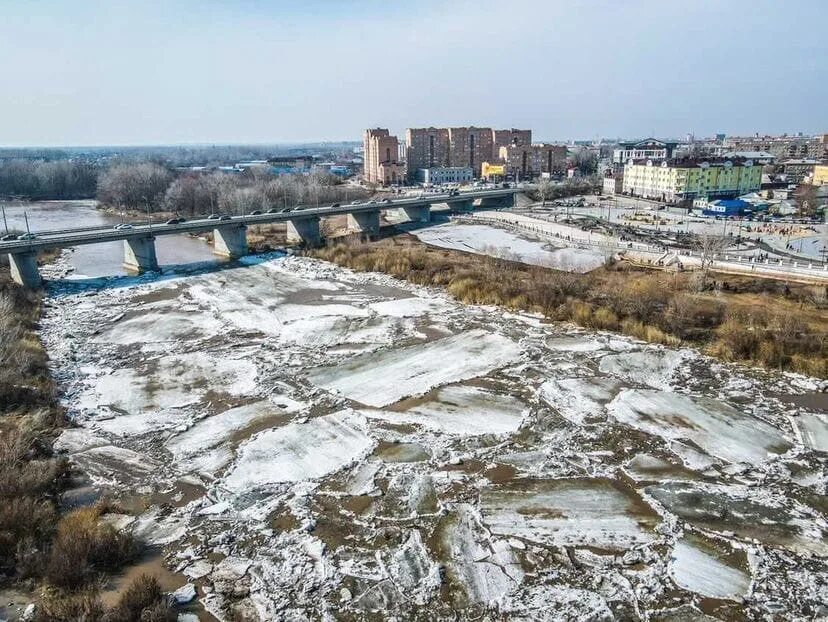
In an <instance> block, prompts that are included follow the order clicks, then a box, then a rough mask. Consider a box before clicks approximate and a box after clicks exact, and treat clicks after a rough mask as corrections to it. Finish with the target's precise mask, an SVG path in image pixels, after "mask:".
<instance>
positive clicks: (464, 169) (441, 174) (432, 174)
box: [417, 166, 474, 186]
mask: <svg viewBox="0 0 828 622" xmlns="http://www.w3.org/2000/svg"><path fill="white" fill-rule="evenodd" d="M472 179H474V173H473V172H472V169H471V167H470V166H436V167H433V168H421V169H417V181H419V182H420V183H423V184H430V185H432V186H441V185H443V184H465V183H468V182H470V181H472Z"/></svg>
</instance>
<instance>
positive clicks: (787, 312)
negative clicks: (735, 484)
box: [309, 236, 828, 378]
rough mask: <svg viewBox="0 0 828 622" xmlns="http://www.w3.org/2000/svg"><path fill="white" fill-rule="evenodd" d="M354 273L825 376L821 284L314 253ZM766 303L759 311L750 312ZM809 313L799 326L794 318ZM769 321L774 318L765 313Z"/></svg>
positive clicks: (381, 246)
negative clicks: (706, 282)
mask: <svg viewBox="0 0 828 622" xmlns="http://www.w3.org/2000/svg"><path fill="white" fill-rule="evenodd" d="M309 254H310V255H311V256H313V257H317V258H319V259H324V260H326V261H331V262H333V263H335V264H337V265H340V266H345V267H348V268H352V269H354V270H358V271H363V272H368V271H373V272H384V273H386V274H390V275H392V276H395V277H397V278H401V279H405V280H407V281H410V282H411V283H415V284H417V285H426V286H438V287H443V288H445V289H446V290H447V291H448V292H449V293H450V294H451V295H452V296H454V297H455V298H456V299H457V300H459V301H461V302H464V303H469V304H485V305H499V306H503V307H507V308H509V309H515V310H525V311H532V312H540V313H542V314H544V315H545V316H546V317H548V318H550V319H552V320H559V321H570V322H574V323H576V324H579V325H581V326H585V327H588V328H595V329H599V330H615V331H620V332H622V333H624V334H627V335H631V336H633V337H636V338H638V339H642V340H645V341H648V342H651V343H660V344H665V345H670V346H677V345H679V344H682V343H684V344H688V345H694V346H696V347H700V348H705V349H707V351H708V352H709V353H711V354H712V355H714V356H717V357H720V358H723V359H725V360H742V361H750V362H752V363H755V364H758V365H763V366H766V367H773V368H778V369H789V370H793V371H799V372H802V373H807V374H810V375H813V376H817V377H822V378H825V377H828V363H827V362H826V361H828V312H827V311H826V308H825V303H824V302H823V301H825V300H828V293H826V292H825V291H823V289H821V288H813V287H803V286H795V287H796V288H797V289H796V290H794V291H792V290H791V289H790V288H789V287H788V286H787V285H785V284H783V283H779V282H773V281H761V280H757V279H748V278H739V277H727V278H728V280H727V281H718V282H717V281H716V280H715V279H716V277H715V275H714V276H713V282H711V284H710V286H711V287H710V289H709V290H707V291H703V292H698V291H697V290H698V287H697V285H696V284H694V282H693V276H692V275H688V274H667V273H660V272H659V273H657V272H645V271H639V270H633V269H629V268H627V267H624V266H608V267H606V268H603V269H599V270H597V271H594V272H592V273H590V274H587V275H581V274H570V273H565V272H557V271H555V270H551V269H548V268H540V267H534V266H526V265H523V264H519V263H516V262H512V261H509V260H507V259H502V258H493V257H487V256H481V255H474V254H469V253H462V252H459V251H450V250H443V249H435V248H431V247H427V246H425V245H424V244H422V243H420V242H418V241H415V240H414V239H413V238H411V237H410V236H397V237H394V238H388V239H384V240H381V241H378V242H371V243H350V244H335V245H332V246H329V247H327V248H323V249H318V250H314V251H310V252H309ZM757 300H760V301H761V307H762V309H763V312H762V313H755V312H752V313H748V316H749V317H747V318H745V317H743V315H744V313H745V310H746V309H747V310H752V309H755V307H756V301H757ZM794 317H800V318H805V319H804V320H803V321H800V322H798V323H795V322H793V320H792V319H791V318H794ZM769 318H770V319H769Z"/></svg>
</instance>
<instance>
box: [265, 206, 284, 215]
mask: <svg viewBox="0 0 828 622" xmlns="http://www.w3.org/2000/svg"><path fill="white" fill-rule="evenodd" d="M281 211H282V210H280V209H276V208H275V207H272V208H270V209H269V210H267V213H268V214H278V213H279V212H281Z"/></svg>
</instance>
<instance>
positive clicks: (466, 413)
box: [364, 385, 526, 436]
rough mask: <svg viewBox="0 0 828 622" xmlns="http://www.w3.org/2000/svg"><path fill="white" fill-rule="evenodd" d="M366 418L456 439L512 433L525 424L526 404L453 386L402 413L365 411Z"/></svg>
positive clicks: (477, 388) (490, 393) (476, 389)
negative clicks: (404, 424)
mask: <svg viewBox="0 0 828 622" xmlns="http://www.w3.org/2000/svg"><path fill="white" fill-rule="evenodd" d="M364 412H365V414H366V416H368V417H370V418H375V419H383V420H385V421H391V422H394V423H414V424H418V425H422V426H424V427H427V428H430V429H432V430H438V431H440V432H445V433H446V434H452V435H457V436H479V435H481V434H510V433H512V432H515V431H516V430H517V429H518V428H519V427H520V425H521V423H522V422H523V417H524V415H525V414H526V405H525V404H523V403H522V402H520V401H519V400H518V399H516V398H513V397H510V396H508V395H502V394H499V393H495V392H494V391H487V390H486V389H481V388H479V387H470V386H464V385H451V386H447V387H443V388H441V389H439V390H438V391H437V392H436V394H435V399H433V400H430V401H428V402H425V403H423V404H419V405H417V406H413V407H412V408H409V409H408V410H404V411H401V412H390V411H372V410H366V411H364Z"/></svg>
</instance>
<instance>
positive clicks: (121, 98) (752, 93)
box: [0, 0, 828, 146]
mask: <svg viewBox="0 0 828 622" xmlns="http://www.w3.org/2000/svg"><path fill="white" fill-rule="evenodd" d="M827 15H828V4H826V0H813V1H811V0H785V1H783V0H710V1H702V0H685V1H676V2H673V1H672V0H657V1H651V0H605V1H602V0H584V1H581V2H579V1H577V0H507V1H504V0H496V1H490V0H476V1H474V2H466V1H465V0H458V1H454V0H443V1H441V2H436V1H435V2H433V1H431V0H421V1H418V2H412V1H408V2H394V1H393V0H382V1H374V0H290V1H281V0H270V1H266V0H233V1H227V2H225V1H219V0H198V1H192V2H190V1H187V0H181V1H175V0H165V1H163V2H162V1H158V2H155V1H153V0H149V1H148V0H141V1H140V2H139V1H134V2H126V1H121V0H101V1H96V0H65V1H64V0H38V1H25V0H0V145H5V146H19V145H109V144H160V143H163V144H173V143H270V142H295V141H303V140H342V139H350V140H356V139H360V137H361V132H362V129H363V128H365V127H369V126H371V127H375V126H380V127H389V128H390V129H391V130H392V131H395V132H398V133H401V134H402V133H403V132H404V129H405V128H406V127H416V126H423V125H468V124H474V125H481V126H488V125H492V126H502V127H510V126H514V127H520V128H531V129H533V130H534V136H535V137H536V138H537V139H569V138H594V137H596V136H607V137H615V136H623V137H636V136H645V135H650V134H655V135H658V136H675V137H678V136H684V134H686V133H687V132H693V133H695V134H696V135H697V136H703V135H710V134H713V133H716V132H726V133H728V134H736V133H752V132H754V131H759V132H772V133H781V132H796V131H802V132H806V133H817V132H822V131H828V114H826V113H828V36H825V34H824V32H823V30H824V28H823V25H824V21H825V17H826V16H827Z"/></svg>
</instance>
